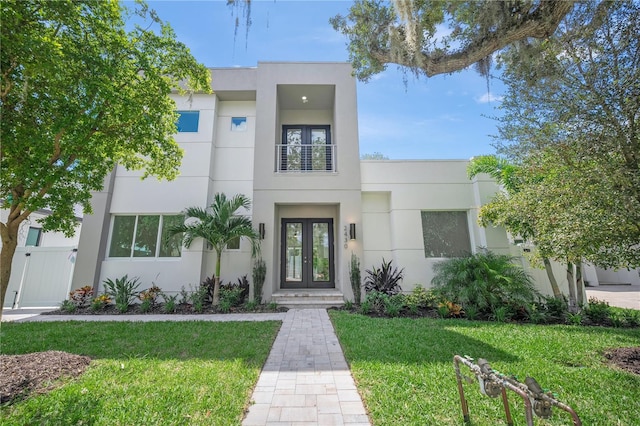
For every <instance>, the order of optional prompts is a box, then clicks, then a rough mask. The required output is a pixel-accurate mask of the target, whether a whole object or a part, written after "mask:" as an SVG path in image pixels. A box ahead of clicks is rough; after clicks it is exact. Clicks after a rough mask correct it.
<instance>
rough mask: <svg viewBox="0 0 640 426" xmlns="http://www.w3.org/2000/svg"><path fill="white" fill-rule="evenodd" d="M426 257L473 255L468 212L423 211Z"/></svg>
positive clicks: (423, 235)
mask: <svg viewBox="0 0 640 426" xmlns="http://www.w3.org/2000/svg"><path fill="white" fill-rule="evenodd" d="M421 216H422V237H423V239H424V255H425V257H461V256H465V255H467V254H469V253H471V239H470V237H469V222H468V219H467V212H466V211H422V212H421Z"/></svg>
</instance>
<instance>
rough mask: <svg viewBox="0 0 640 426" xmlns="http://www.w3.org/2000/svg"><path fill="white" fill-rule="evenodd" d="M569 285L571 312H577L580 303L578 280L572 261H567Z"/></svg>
mask: <svg viewBox="0 0 640 426" xmlns="http://www.w3.org/2000/svg"><path fill="white" fill-rule="evenodd" d="M567 285H568V286H569V312H571V313H572V314H575V313H576V312H578V305H577V304H576V281H575V275H574V273H573V263H572V262H567Z"/></svg>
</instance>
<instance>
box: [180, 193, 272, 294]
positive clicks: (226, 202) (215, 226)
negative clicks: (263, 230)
mask: <svg viewBox="0 0 640 426" xmlns="http://www.w3.org/2000/svg"><path fill="white" fill-rule="evenodd" d="M241 207H243V208H245V209H249V208H250V207H251V200H250V199H249V198H248V197H246V196H245V195H243V194H237V195H235V196H234V197H233V198H230V199H227V196H226V195H225V194H224V193H216V194H215V196H214V200H213V204H211V206H210V207H209V209H202V208H200V207H188V208H187V209H185V211H184V222H183V223H182V224H180V225H178V226H174V227H171V228H169V233H170V235H172V236H173V235H176V234H182V243H183V244H184V246H185V247H186V248H189V247H190V246H191V244H192V243H193V241H194V240H196V239H198V238H202V239H203V240H204V241H206V242H207V243H209V244H210V245H211V247H213V250H214V251H215V252H216V272H215V279H214V287H213V305H214V306H217V305H218V301H219V300H220V264H221V262H220V259H221V257H222V252H223V251H224V250H225V248H226V247H227V244H229V243H230V242H232V241H234V240H236V239H240V238H242V237H244V238H247V239H248V240H249V242H251V252H252V256H256V255H257V254H258V253H259V252H260V243H259V242H260V237H259V235H258V233H257V232H256V230H255V229H253V228H252V227H251V219H249V218H248V217H246V216H240V215H237V214H236V212H237V211H238V209H240V208H241Z"/></svg>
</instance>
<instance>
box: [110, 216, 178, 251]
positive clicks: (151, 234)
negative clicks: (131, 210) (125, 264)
mask: <svg viewBox="0 0 640 426" xmlns="http://www.w3.org/2000/svg"><path fill="white" fill-rule="evenodd" d="M183 219H184V218H183V216H182V215H118V216H114V217H113V223H112V226H111V244H110V246H109V257H136V258H139V257H142V258H145V257H146V258H149V257H180V255H181V253H182V236H181V235H174V236H171V235H170V234H169V229H170V228H171V227H172V226H176V225H179V224H181V223H182V221H183Z"/></svg>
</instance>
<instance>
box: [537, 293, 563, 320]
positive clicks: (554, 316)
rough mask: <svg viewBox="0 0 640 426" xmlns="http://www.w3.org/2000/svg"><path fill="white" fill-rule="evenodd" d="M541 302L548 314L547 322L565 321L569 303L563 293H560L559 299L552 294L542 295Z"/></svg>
mask: <svg viewBox="0 0 640 426" xmlns="http://www.w3.org/2000/svg"><path fill="white" fill-rule="evenodd" d="M542 304H543V306H544V309H545V311H546V313H547V315H548V321H549V322H558V323H564V322H565V320H566V319H567V315H568V314H569V304H568V302H567V298H566V297H565V296H564V295H562V298H561V299H558V298H557V297H554V296H543V298H542Z"/></svg>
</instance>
